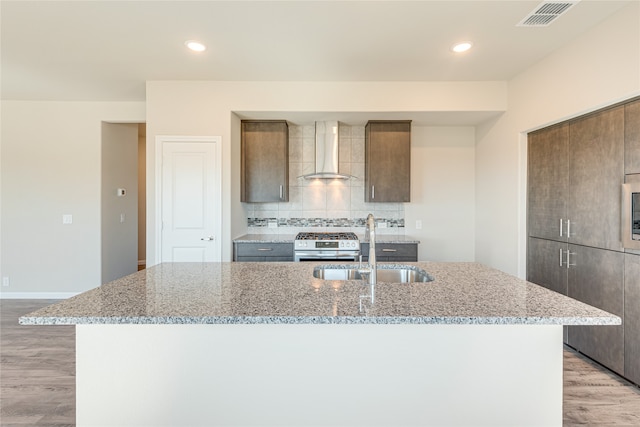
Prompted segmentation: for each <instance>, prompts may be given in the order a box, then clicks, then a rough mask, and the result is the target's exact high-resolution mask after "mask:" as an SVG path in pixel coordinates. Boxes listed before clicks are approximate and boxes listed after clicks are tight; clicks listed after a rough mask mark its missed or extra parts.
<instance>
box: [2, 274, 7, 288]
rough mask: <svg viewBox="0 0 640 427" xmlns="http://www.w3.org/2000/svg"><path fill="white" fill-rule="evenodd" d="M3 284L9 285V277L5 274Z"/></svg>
mask: <svg viewBox="0 0 640 427" xmlns="http://www.w3.org/2000/svg"><path fill="white" fill-rule="evenodd" d="M2 286H9V277H8V276H5V277H3V278H2Z"/></svg>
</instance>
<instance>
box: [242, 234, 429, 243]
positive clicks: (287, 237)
mask: <svg viewBox="0 0 640 427" xmlns="http://www.w3.org/2000/svg"><path fill="white" fill-rule="evenodd" d="M356 235H357V236H358V239H360V241H361V242H365V243H368V242H369V237H368V236H367V235H365V234H364V233H356ZM295 239H296V235H295V234H245V235H243V236H240V237H238V238H236V239H233V241H234V242H235V243H293V241H294V240H295ZM376 243H398V244H401V243H420V240H419V239H416V238H415V237H411V236H406V235H404V234H376Z"/></svg>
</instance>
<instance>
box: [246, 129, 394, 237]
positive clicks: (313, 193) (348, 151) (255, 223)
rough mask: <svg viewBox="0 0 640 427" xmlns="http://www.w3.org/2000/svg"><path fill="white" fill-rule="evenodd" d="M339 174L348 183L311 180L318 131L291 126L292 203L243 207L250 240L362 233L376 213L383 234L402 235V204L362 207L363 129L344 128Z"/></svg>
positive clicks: (342, 130)
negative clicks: (253, 237) (336, 231)
mask: <svg viewBox="0 0 640 427" xmlns="http://www.w3.org/2000/svg"><path fill="white" fill-rule="evenodd" d="M339 141H340V143H339V147H340V148H339V149H340V152H339V169H340V173H343V174H349V175H352V176H353V178H351V179H348V180H341V179H335V180H321V179H314V180H308V179H304V178H302V176H303V175H306V174H309V173H313V172H314V168H315V127H314V125H307V126H297V125H293V124H289V201H288V202H282V203H245V204H244V205H245V207H246V209H247V225H248V227H249V233H251V234H273V233H280V234H284V233H287V234H289V233H294V234H295V233H297V232H298V231H304V230H308V229H309V228H311V227H313V229H314V230H319V231H325V230H326V231H331V230H334V229H340V230H349V231H355V232H358V231H363V230H364V227H365V218H366V217H367V215H368V214H369V213H372V214H373V215H374V216H375V218H376V222H377V224H378V229H377V232H378V233H381V234H404V205H403V204H402V203H365V201H364V126H348V125H345V124H342V123H340V137H339Z"/></svg>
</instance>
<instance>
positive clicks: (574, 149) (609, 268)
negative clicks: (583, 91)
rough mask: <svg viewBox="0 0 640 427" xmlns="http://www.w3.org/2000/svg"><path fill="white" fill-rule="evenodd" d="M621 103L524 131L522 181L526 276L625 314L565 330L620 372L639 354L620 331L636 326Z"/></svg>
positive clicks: (579, 347) (624, 116)
mask: <svg viewBox="0 0 640 427" xmlns="http://www.w3.org/2000/svg"><path fill="white" fill-rule="evenodd" d="M625 107H626V106H625V105H618V106H614V107H612V108H607V109H604V110H601V111H598V112H596V113H593V114H589V115H586V116H583V117H580V118H577V119H574V120H570V121H568V122H564V123H561V124H558V125H554V126H551V127H549V128H545V129H542V130H539V131H536V132H532V133H531V134H529V138H528V182H527V190H528V205H527V208H528V234H529V238H528V251H527V279H528V280H529V281H531V282H534V283H537V284H540V285H542V286H545V287H547V288H549V289H551V290H554V291H556V292H559V293H562V294H565V295H568V296H570V297H572V298H575V299H577V300H580V301H583V302H585V303H587V304H590V305H593V306H596V307H598V308H601V309H603V310H606V311H609V312H611V313H613V314H616V315H618V316H620V317H621V318H623V325H621V326H606V327H594V326H591V327H590V326H572V327H569V328H567V329H566V331H565V332H566V333H565V341H566V342H567V343H568V344H569V345H571V346H572V347H575V348H576V349H577V350H579V351H580V352H582V353H584V354H587V355H588V356H590V357H592V358H594V359H595V360H597V361H599V362H600V363H602V364H603V365H605V366H607V367H609V368H610V369H611V370H613V371H615V372H617V373H619V374H621V375H625V374H626V371H627V369H626V365H628V363H627V359H628V358H634V357H635V358H636V359H637V358H640V353H638V352H636V353H633V354H630V353H629V351H627V354H625V338H626V337H628V336H629V334H635V335H638V334H640V329H635V330H630V329H629V326H630V325H626V324H625V320H624V319H625V316H626V315H627V313H626V311H628V310H626V309H625V303H626V305H627V307H628V305H629V303H628V301H625V286H628V283H625V261H626V260H625V254H624V252H623V247H622V243H621V239H620V226H621V222H620V221H621V219H620V218H621V188H622V184H623V182H624V174H625V159H628V158H629V156H628V155H625V151H632V152H634V153H635V151H633V149H629V148H628V146H627V148H625V126H626V125H628V123H627V122H628V121H629V115H628V112H627V111H626V108H625ZM628 256H629V255H628ZM635 304H640V300H638V299H636V300H635ZM627 341H628V338H627ZM627 350H628V345H627ZM635 381H639V379H636V380H635Z"/></svg>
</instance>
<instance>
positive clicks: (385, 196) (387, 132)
mask: <svg viewBox="0 0 640 427" xmlns="http://www.w3.org/2000/svg"><path fill="white" fill-rule="evenodd" d="M364 175H365V178H364V179H365V196H364V200H365V202H409V201H410V195H411V121H407V120H401V121H369V122H368V123H367V125H366V127H365V173H364Z"/></svg>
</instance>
